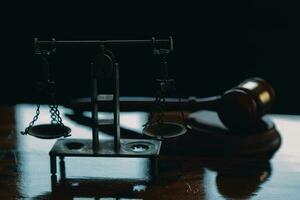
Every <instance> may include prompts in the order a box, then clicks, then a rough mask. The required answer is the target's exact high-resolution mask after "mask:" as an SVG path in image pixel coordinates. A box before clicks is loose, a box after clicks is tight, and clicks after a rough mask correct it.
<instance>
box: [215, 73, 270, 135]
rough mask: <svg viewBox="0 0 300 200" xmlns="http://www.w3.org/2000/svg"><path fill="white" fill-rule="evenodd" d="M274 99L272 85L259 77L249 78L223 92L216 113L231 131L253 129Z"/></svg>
mask: <svg viewBox="0 0 300 200" xmlns="http://www.w3.org/2000/svg"><path fill="white" fill-rule="evenodd" d="M274 100H275V92H274V89H273V88H272V86H271V85H270V84H269V83H268V82H266V81H265V80H263V79H261V78H250V79H247V80H245V81H244V82H242V83H241V84H240V85H238V86H237V87H234V88H232V89H230V90H229V91H227V92H225V93H224V94H223V95H222V97H221V100H220V103H219V107H218V115H219V118H220V119H221V121H222V122H223V124H224V125H225V126H226V127H227V128H229V129H230V130H233V131H241V130H243V131H245V130H249V131H251V130H253V129H255V127H257V124H259V122H260V121H261V118H262V116H263V115H264V114H266V113H267V112H269V111H270V109H271V107H272V105H273V103H274Z"/></svg>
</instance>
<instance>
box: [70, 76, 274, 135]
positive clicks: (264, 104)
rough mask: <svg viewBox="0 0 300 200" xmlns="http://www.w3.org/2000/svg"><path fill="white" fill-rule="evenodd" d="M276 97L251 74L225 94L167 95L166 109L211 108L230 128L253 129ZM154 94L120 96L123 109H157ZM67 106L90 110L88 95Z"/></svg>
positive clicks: (107, 107) (102, 104)
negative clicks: (171, 96) (205, 96)
mask: <svg viewBox="0 0 300 200" xmlns="http://www.w3.org/2000/svg"><path fill="white" fill-rule="evenodd" d="M274 100H275V91H274V89H273V88H272V86H271V85H270V84H269V83H268V82H266V81H265V80H263V79H261V78H250V79H247V80H245V81H244V82H242V83H241V84H239V85H238V86H236V87H234V88H232V89H230V90H228V91H226V92H225V93H223V94H222V95H219V96H214V97H209V98H201V99H197V98H194V97H190V98H187V99H182V100H181V101H179V100H178V99H176V98H166V101H165V111H176V110H183V111H197V110H212V111H216V112H217V113H218V116H219V118H220V120H221V121H222V122H223V124H224V125H225V126H226V127H227V128H229V129H230V130H235V131H239V130H247V129H253V128H254V127H255V125H256V124H258V123H259V121H261V118H262V116H263V115H265V114H266V113H268V112H269V111H270V110H271V107H272V105H273V103H274ZM153 102H154V98H148V97H141V98H140V97H138V98H134V97H123V98H121V99H120V109H121V111H155V106H153ZM67 107H70V108H72V109H74V110H75V111H79V112H82V111H86V110H90V107H91V106H90V100H89V99H79V100H76V101H75V102H73V103H71V104H70V105H68V106H67ZM98 107H99V111H112V104H111V103H109V102H107V101H99V102H98Z"/></svg>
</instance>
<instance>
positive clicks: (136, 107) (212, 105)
mask: <svg viewBox="0 0 300 200" xmlns="http://www.w3.org/2000/svg"><path fill="white" fill-rule="evenodd" d="M220 98H221V97H220V96H215V97H208V98H201V99H197V98H194V97H189V98H185V99H181V100H179V99H178V98H166V101H165V111H178V110H182V111H196V110H216V108H217V106H218V104H219V101H220ZM154 101H155V98H153V97H121V98H120V110H121V111H146V112H151V111H156V110H157V107H156V106H155V104H154ZM97 103H98V110H99V111H102V112H111V111H113V104H112V103H111V102H109V101H98V102H97ZM65 107H67V108H71V109H73V110H75V111H78V112H83V111H90V110H91V100H90V99H89V98H82V99H77V100H75V101H73V102H71V103H70V104H68V105H65Z"/></svg>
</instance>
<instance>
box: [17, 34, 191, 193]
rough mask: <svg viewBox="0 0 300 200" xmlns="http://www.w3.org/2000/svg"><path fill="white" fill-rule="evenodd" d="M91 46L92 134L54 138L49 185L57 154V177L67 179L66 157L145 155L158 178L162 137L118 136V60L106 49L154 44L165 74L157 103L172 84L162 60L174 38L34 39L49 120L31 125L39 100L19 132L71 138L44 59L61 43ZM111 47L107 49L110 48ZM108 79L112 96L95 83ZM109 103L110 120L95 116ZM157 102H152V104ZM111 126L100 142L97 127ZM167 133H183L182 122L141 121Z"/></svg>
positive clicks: (54, 180)
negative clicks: (94, 50)
mask: <svg viewBox="0 0 300 200" xmlns="http://www.w3.org/2000/svg"><path fill="white" fill-rule="evenodd" d="M82 46H85V47H87V46H88V47H93V48H95V47H96V48H97V53H96V55H95V57H94V60H93V62H92V63H91V83H92V84H91V91H92V92H91V93H92V94H91V99H90V100H91V104H90V106H91V107H90V109H91V111H92V138H91V139H76V138H62V139H58V140H57V141H56V143H55V144H54V146H53V147H52V149H51V150H50V152H49V155H50V171H51V183H52V188H54V187H55V185H56V184H57V183H58V180H57V175H56V173H57V158H59V168H60V170H59V171H60V179H61V180H63V179H65V178H66V172H65V169H66V168H65V161H64V158H65V157H78V158H80V157H126V158H127V157H135V158H148V159H149V160H150V162H149V163H150V165H151V166H150V172H151V177H152V180H156V179H157V177H158V156H159V153H160V147H161V143H162V141H161V140H159V139H155V138H154V139H122V138H121V131H120V100H119V64H118V63H117V61H116V58H115V56H114V54H113V52H112V51H111V50H110V49H111V48H113V47H116V46H118V47H119V46H127V47H128V48H129V47H130V48H133V47H134V46H140V47H148V48H149V47H150V48H153V52H154V54H156V55H158V56H159V57H160V58H161V63H162V68H163V71H164V72H165V73H164V74H163V77H162V78H161V79H159V80H157V81H158V84H159V85H160V92H159V97H157V98H156V103H158V104H160V103H161V102H163V101H164V98H165V96H166V94H167V92H168V90H169V89H170V88H172V87H173V85H174V80H173V79H169V78H168V73H167V62H166V58H167V57H168V55H169V54H170V53H171V52H172V50H173V40H172V37H169V38H168V39H155V38H152V39H150V40H105V41H100V40H92V41H91V40H84V41H56V40H55V39H52V41H39V40H38V39H36V38H35V39H34V53H35V55H37V56H38V57H39V58H40V60H41V62H42V68H43V70H42V71H43V78H44V79H43V81H42V82H39V83H38V89H39V95H40V96H47V98H48V99H50V103H49V108H50V114H51V123H49V124H39V125H34V123H35V122H36V121H37V120H38V117H39V114H40V111H39V108H40V104H39V103H38V104H37V110H36V115H35V116H34V118H33V120H32V122H31V123H30V124H29V126H28V127H27V128H26V129H25V131H24V132H22V134H24V135H31V136H35V137H38V138H42V139H55V138H61V137H69V136H70V135H71V134H70V133H71V129H70V128H68V127H67V126H65V125H64V124H63V122H62V119H61V117H60V112H59V110H58V105H57V104H56V98H55V83H54V81H52V80H51V78H50V64H49V62H48V59H49V58H50V57H51V56H52V55H53V54H54V53H55V51H56V49H58V48H63V47H72V48H79V47H82ZM108 48H109V49H108ZM104 77H105V78H107V77H108V78H109V80H110V81H111V83H112V84H113V91H112V93H111V94H101V93H100V92H101V89H99V87H98V86H99V83H100V81H101V80H102V79H103V78H104ZM104 101H105V102H108V101H109V102H110V103H111V105H112V108H113V110H112V112H113V119H99V118H98V103H101V102H104ZM154 103H155V102H154ZM106 125H111V126H112V127H113V130H114V135H113V136H114V139H113V140H103V141H100V140H99V127H101V126H106ZM160 130H164V131H170V132H173V131H175V132H178V131H179V133H184V132H185V131H186V129H185V126H184V125H181V124H179V123H168V122H164V121H163V120H160V121H151V122H148V123H147V124H146V125H145V128H144V133H146V134H155V133H153V131H160Z"/></svg>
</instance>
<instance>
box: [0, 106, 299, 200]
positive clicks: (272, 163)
mask: <svg viewBox="0 0 300 200" xmlns="http://www.w3.org/2000/svg"><path fill="white" fill-rule="evenodd" d="M34 112H35V107H34V105H16V106H14V107H8V106H2V107H0V138H1V139H0V199H105V200H106V199H172V200H174V199H185V200H188V199H291V200H293V199H295V200H296V199H299V195H300V190H299V189H300V145H299V141H300V133H299V130H300V116H290V115H270V118H271V120H272V121H273V122H274V123H275V125H276V127H277V130H278V131H279V133H280V135H281V138H282V144H281V146H280V148H279V149H278V150H277V152H275V154H274V155H273V157H271V158H270V159H265V158H262V157H259V156H257V157H255V156H252V157H244V156H233V157H224V156H222V155H221V154H220V156H218V155H215V156H209V155H203V154H202V155H200V156H195V155H193V156H186V155H185V156H184V155H178V156H176V153H174V155H175V156H174V155H173V156H168V155H162V156H161V159H160V179H159V181H158V182H157V183H150V182H149V179H150V177H149V169H148V164H149V163H148V160H146V159H131V158H130V159H128V158H122V159H121V158H120V159H118V158H113V159H112V158H68V159H66V173H67V174H66V175H67V180H66V181H64V182H61V183H60V184H59V185H58V186H57V189H56V191H55V192H52V191H51V182H50V164H49V155H48V153H49V150H50V149H51V147H52V145H53V144H54V142H55V140H42V139H38V138H34V137H32V136H23V135H21V134H20V131H22V130H23V129H24V128H25V127H26V126H27V125H28V123H29V122H30V121H31V119H32V117H33V116H34ZM61 113H62V115H63V121H64V124H66V125H67V126H69V127H70V128H71V129H72V136H71V137H72V138H91V129H90V128H89V127H88V126H85V125H83V124H78V123H76V122H74V121H72V120H70V119H69V118H68V117H65V114H68V113H71V110H68V109H65V108H61ZM86 115H87V116H88V115H89V113H86ZM108 116H109V114H104V113H101V114H100V117H108ZM146 120H147V115H146V114H145V113H143V112H135V113H122V114H121V124H122V126H123V127H125V128H126V129H128V130H132V131H135V132H141V130H142V125H143V124H144V123H145V122H146ZM49 121H50V117H49V111H48V108H47V106H43V107H42V109H41V116H40V119H39V120H38V123H47V122H49ZM110 138H111V136H110V135H108V134H104V133H103V134H101V137H100V139H110ZM212 142H213V141H212Z"/></svg>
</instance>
